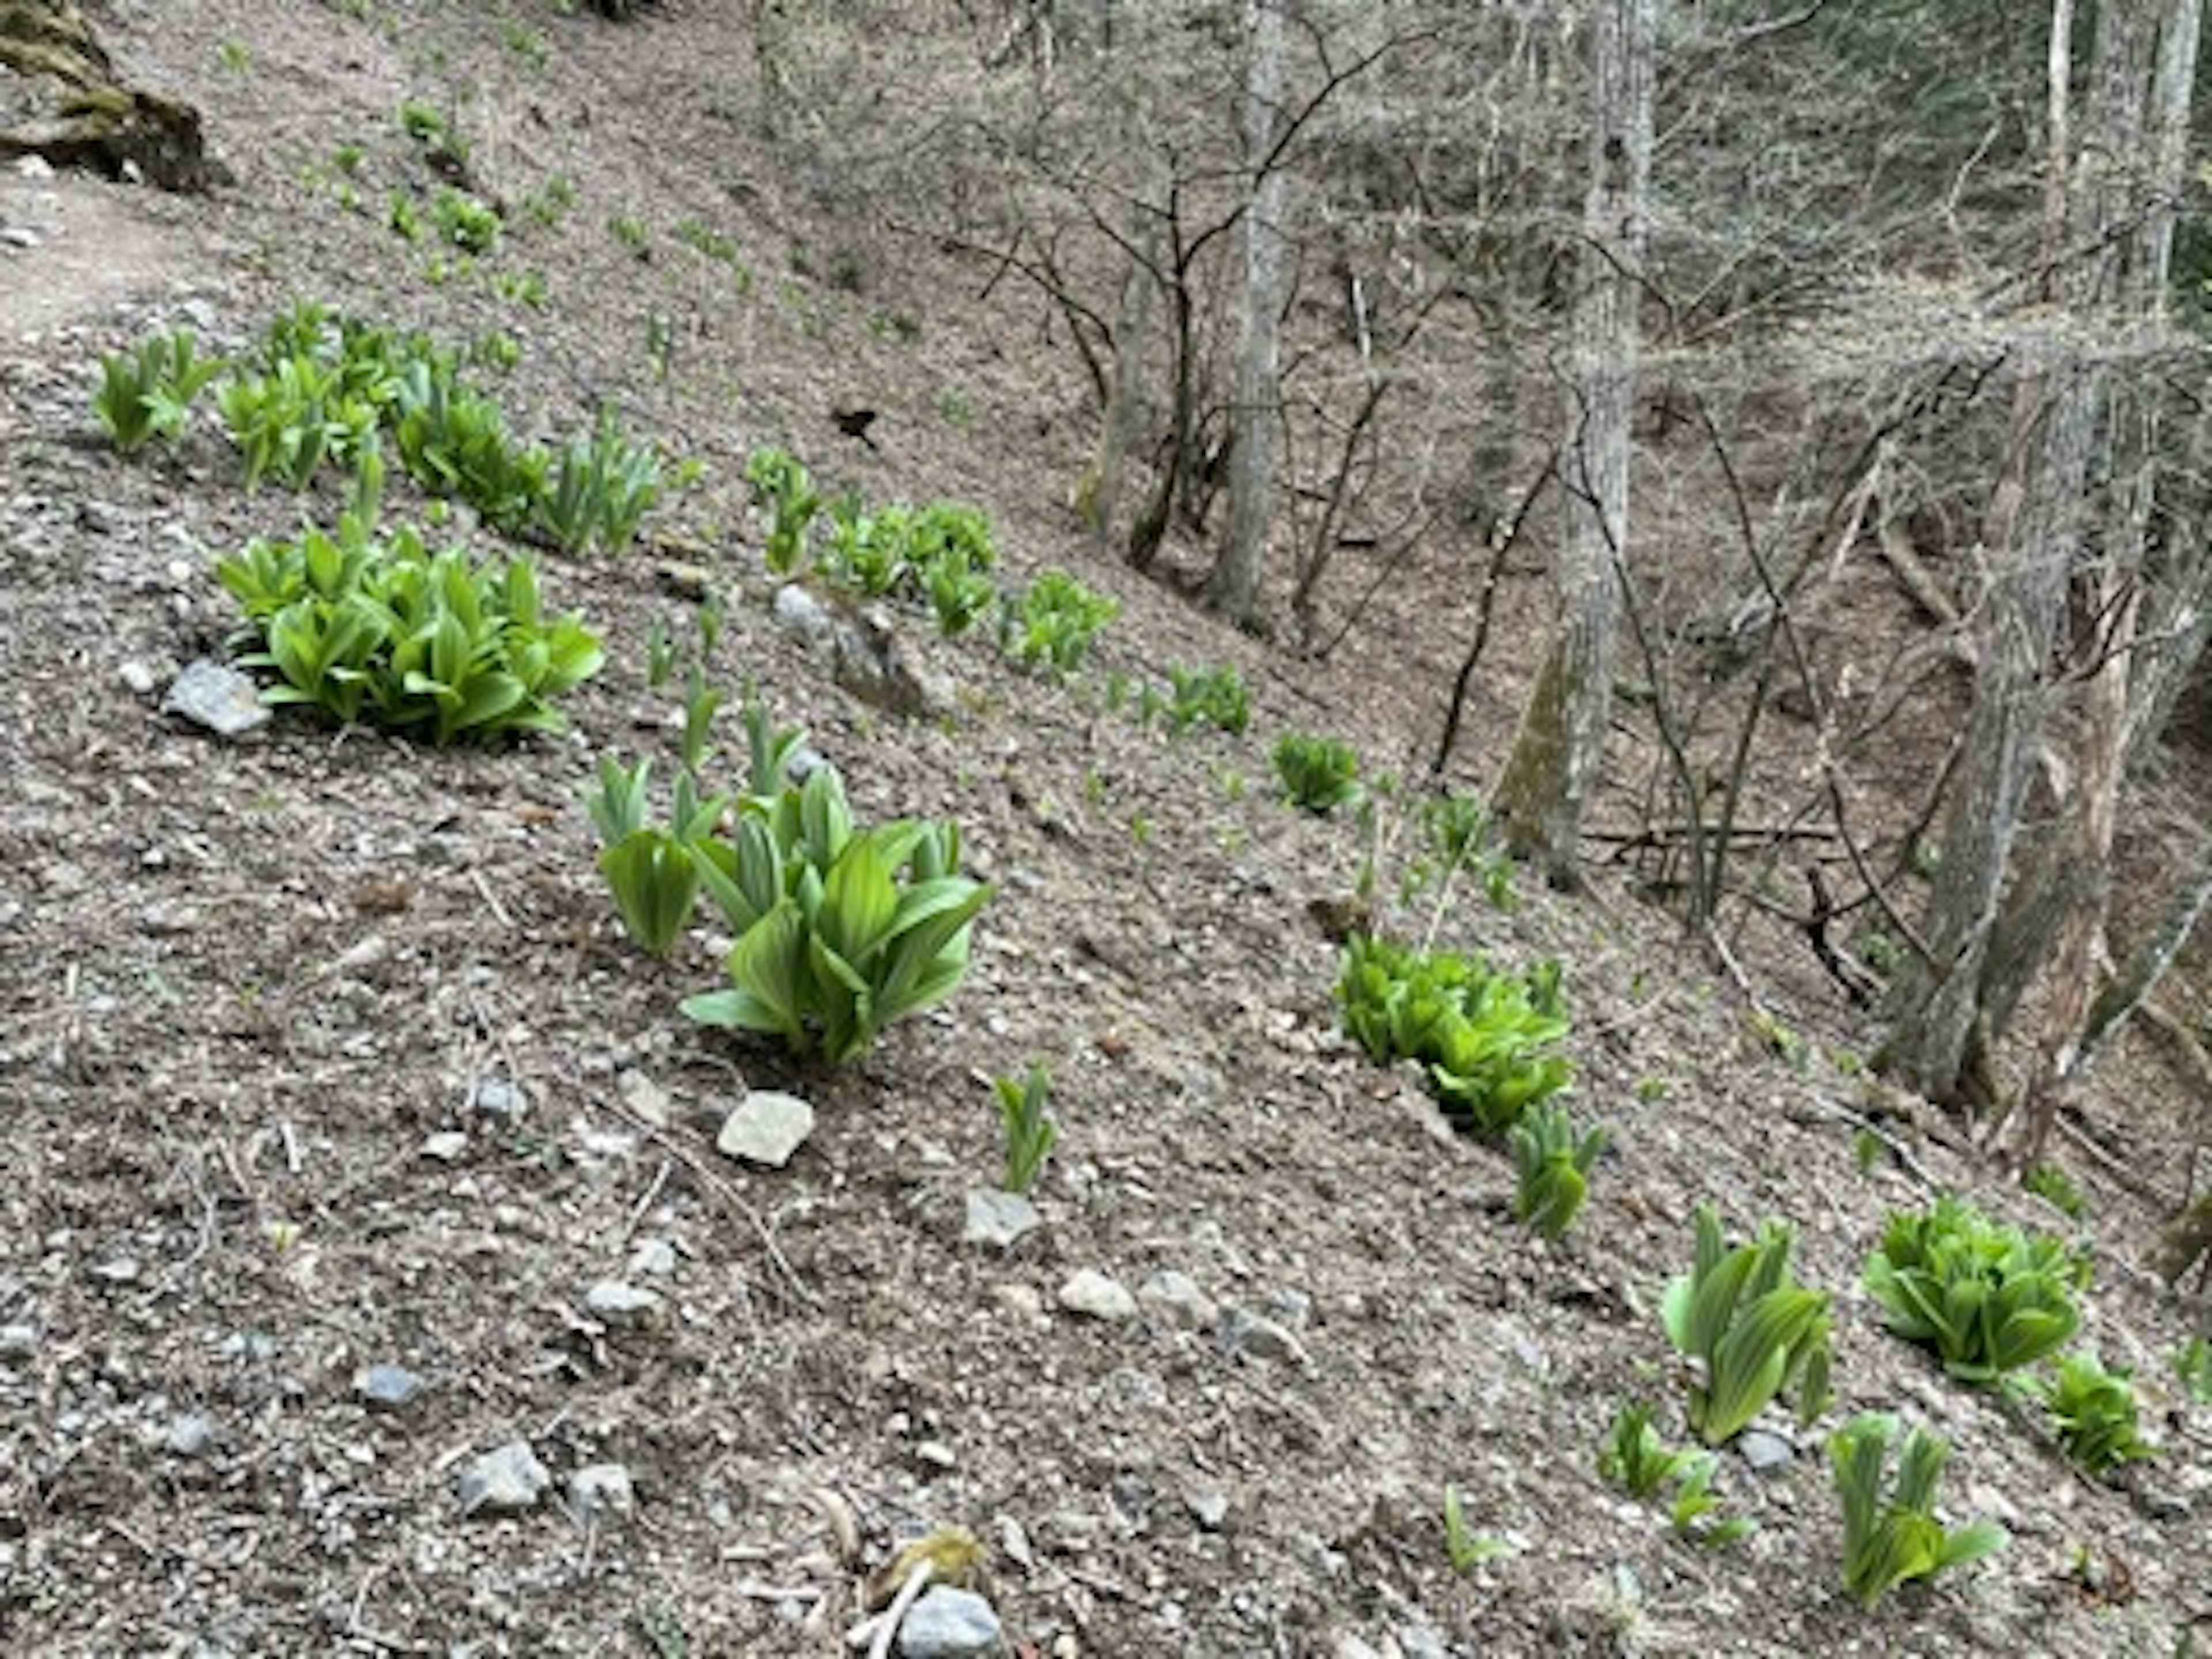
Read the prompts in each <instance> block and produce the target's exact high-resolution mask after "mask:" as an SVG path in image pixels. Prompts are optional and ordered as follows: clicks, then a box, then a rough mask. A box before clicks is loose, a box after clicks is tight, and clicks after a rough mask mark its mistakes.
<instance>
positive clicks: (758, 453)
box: [745, 445, 822, 576]
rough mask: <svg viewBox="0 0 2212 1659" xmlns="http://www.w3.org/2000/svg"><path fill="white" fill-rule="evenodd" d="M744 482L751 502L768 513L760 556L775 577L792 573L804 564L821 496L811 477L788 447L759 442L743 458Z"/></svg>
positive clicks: (802, 567) (804, 565)
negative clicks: (758, 445) (766, 530)
mask: <svg viewBox="0 0 2212 1659" xmlns="http://www.w3.org/2000/svg"><path fill="white" fill-rule="evenodd" d="M745 483H747V484H748V485H750V487H751V490H752V498H753V504H754V505H755V506H757V507H763V506H764V507H767V508H768V509H769V532H768V538H767V540H766V541H765V542H764V543H763V546H762V550H761V551H762V556H763V558H765V559H766V560H767V562H768V568H769V570H770V571H771V572H773V573H774V574H776V575H778V576H795V575H797V574H799V572H800V571H801V570H803V569H805V567H806V557H807V546H808V542H807V538H808V532H809V531H810V529H811V526H812V525H813V523H814V517H815V514H816V513H819V512H820V511H821V510H822V497H821V495H819V494H818V493H817V491H816V489H815V488H814V479H813V477H812V476H811V474H809V473H808V471H807V470H806V469H805V466H803V465H800V463H799V458H798V457H797V456H796V455H793V453H791V452H790V451H789V450H786V449H777V448H775V447H772V446H766V445H763V447H759V448H757V449H755V450H754V451H753V452H752V453H750V454H749V455H748V456H746V457H745Z"/></svg>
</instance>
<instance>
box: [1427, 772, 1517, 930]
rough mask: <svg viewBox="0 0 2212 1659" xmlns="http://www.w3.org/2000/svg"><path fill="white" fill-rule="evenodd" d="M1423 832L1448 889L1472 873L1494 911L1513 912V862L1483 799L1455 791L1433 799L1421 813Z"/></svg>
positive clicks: (1448, 790)
mask: <svg viewBox="0 0 2212 1659" xmlns="http://www.w3.org/2000/svg"><path fill="white" fill-rule="evenodd" d="M1421 828H1422V830H1423V832H1424V834H1425V836H1426V839H1427V841H1428V845H1429V851H1430V854H1431V856H1432V857H1434V858H1435V859H1436V860H1437V862H1438V863H1439V864H1440V865H1442V866H1443V878H1444V883H1445V885H1446V886H1447V887H1449V884H1451V882H1452V880H1453V878H1455V877H1456V876H1457V874H1458V873H1459V872H1461V871H1462V870H1468V871H1472V872H1474V876H1475V878H1476V879H1477V880H1479V881H1480V882H1481V884H1482V891H1483V896H1485V897H1486V898H1487V899H1488V900H1489V901H1490V906H1491V908H1492V909H1493V910H1510V909H1511V908H1513V860H1511V859H1510V858H1509V857H1508V856H1507V855H1506V853H1505V849H1504V846H1503V845H1502V844H1501V843H1500V842H1499V840H1498V833H1497V827H1496V825H1495V823H1493V822H1492V818H1491V816H1490V809H1489V808H1488V807H1487V806H1486V805H1483V803H1482V800H1481V798H1480V797H1479V796H1476V795H1471V794H1468V793H1463V792H1462V791H1460V790H1456V789H1447V790H1445V791H1444V792H1443V793H1442V794H1440V795H1434V796H1431V798H1430V799H1429V800H1428V802H1427V804H1426V805H1424V806H1423V808H1422V809H1421Z"/></svg>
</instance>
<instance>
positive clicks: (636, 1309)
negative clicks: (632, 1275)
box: [584, 1279, 661, 1328]
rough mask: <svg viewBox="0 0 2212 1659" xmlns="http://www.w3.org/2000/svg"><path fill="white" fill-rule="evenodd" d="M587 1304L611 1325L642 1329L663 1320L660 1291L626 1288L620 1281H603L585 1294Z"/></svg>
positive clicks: (634, 1287) (638, 1286)
mask: <svg viewBox="0 0 2212 1659" xmlns="http://www.w3.org/2000/svg"><path fill="white" fill-rule="evenodd" d="M584 1305H585V1306H586V1308H588V1309H590V1310H592V1314H593V1315H594V1316H597V1317H599V1318H600V1319H604V1320H605V1321H606V1322H607V1323H608V1324H610V1325H626V1326H629V1327H632V1328H639V1327H643V1326H647V1325H651V1324H653V1322H655V1321H656V1320H657V1319H658V1318H659V1314H660V1307H661V1300H660V1292H659V1291H648V1290H647V1289H645V1288H644V1287H643V1286H641V1285H625V1284H623V1282H622V1281H621V1280H620V1279H601V1280H600V1281H599V1283H598V1284H596V1285H592V1288H591V1289H590V1290H588V1291H585V1292H584Z"/></svg>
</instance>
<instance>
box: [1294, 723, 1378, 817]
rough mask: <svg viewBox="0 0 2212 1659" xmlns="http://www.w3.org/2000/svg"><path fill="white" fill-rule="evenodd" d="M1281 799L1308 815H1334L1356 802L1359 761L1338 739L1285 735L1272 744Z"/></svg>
mask: <svg viewBox="0 0 2212 1659" xmlns="http://www.w3.org/2000/svg"><path fill="white" fill-rule="evenodd" d="M1273 761H1274V763H1275V777H1276V780H1277V781H1279V783H1280V784H1281V785H1282V787H1283V799H1285V800H1286V801H1288V802H1289V803H1290V804H1291V805H1293V806H1296V807H1298V808H1300V809H1302V810H1303V811H1308V812H1317V813H1326V812H1334V811H1335V810H1336V809H1337V808H1338V807H1340V806H1347V805H1351V804H1352V802H1353V801H1356V800H1358V799H1359V757H1358V755H1357V754H1355V753H1354V752H1353V751H1352V745H1351V744H1348V743H1346V742H1345V741H1344V740H1343V739H1341V738H1317V737H1314V736H1312V735H1310V733H1307V732H1285V733H1284V735H1283V736H1282V737H1280V738H1278V739H1276V742H1275V747H1274V751H1273Z"/></svg>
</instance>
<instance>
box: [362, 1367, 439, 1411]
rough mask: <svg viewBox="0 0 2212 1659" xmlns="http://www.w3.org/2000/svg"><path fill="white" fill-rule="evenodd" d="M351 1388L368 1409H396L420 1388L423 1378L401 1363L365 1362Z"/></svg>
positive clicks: (418, 1392)
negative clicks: (369, 1363) (373, 1363)
mask: <svg viewBox="0 0 2212 1659" xmlns="http://www.w3.org/2000/svg"><path fill="white" fill-rule="evenodd" d="M353 1389H354V1392H355V1393H356V1394H357V1395H360V1396H361V1401H362V1404H363V1405H364V1406H367V1407H368V1408H369V1409H370V1410H371V1411H380V1412H396V1411H398V1409H399V1408H400V1407H403V1406H404V1405H407V1404H408V1403H409V1402H410V1401H413V1399H414V1398H415V1396H416V1395H418V1394H420V1393H422V1378H421V1377H419V1376H416V1375H415V1373H414V1372H412V1371H410V1370H408V1369H407V1367H405V1366H404V1365H386V1364H375V1365H365V1366H363V1367H362V1369H361V1370H360V1371H359V1372H357V1373H356V1375H355V1376H354V1379H353Z"/></svg>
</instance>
